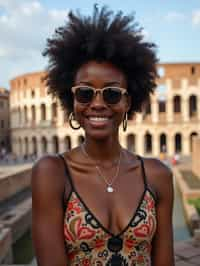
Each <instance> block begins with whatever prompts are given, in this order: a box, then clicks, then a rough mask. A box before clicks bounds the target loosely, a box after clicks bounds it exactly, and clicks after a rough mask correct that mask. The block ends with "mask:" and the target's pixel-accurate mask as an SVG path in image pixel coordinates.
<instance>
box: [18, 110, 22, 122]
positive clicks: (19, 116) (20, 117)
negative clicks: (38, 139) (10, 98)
mask: <svg viewBox="0 0 200 266" xmlns="http://www.w3.org/2000/svg"><path fill="white" fill-rule="evenodd" d="M21 122H22V113H21V109H20V107H18V125H20V124H21Z"/></svg>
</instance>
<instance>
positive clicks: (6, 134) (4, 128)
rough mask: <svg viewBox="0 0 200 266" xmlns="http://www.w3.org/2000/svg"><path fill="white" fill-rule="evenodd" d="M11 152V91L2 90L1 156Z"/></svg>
mask: <svg viewBox="0 0 200 266" xmlns="http://www.w3.org/2000/svg"><path fill="white" fill-rule="evenodd" d="M7 151H10V122H9V91H8V90H6V89H4V88H0V155H1V153H2V152H3V153H5V152H7Z"/></svg>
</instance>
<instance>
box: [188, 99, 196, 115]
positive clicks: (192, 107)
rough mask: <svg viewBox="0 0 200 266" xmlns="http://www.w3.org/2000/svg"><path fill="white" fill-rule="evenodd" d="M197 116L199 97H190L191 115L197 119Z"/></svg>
mask: <svg viewBox="0 0 200 266" xmlns="http://www.w3.org/2000/svg"><path fill="white" fill-rule="evenodd" d="M196 114H197V96H196V95H190V97H189V115H190V117H195V116H196Z"/></svg>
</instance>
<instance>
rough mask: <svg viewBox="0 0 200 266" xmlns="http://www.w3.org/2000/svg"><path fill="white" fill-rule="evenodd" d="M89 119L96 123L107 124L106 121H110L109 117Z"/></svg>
mask: <svg viewBox="0 0 200 266" xmlns="http://www.w3.org/2000/svg"><path fill="white" fill-rule="evenodd" d="M88 119H89V120H90V121H92V122H93V121H94V122H105V121H108V120H109V118H108V117H94V116H93V117H88Z"/></svg>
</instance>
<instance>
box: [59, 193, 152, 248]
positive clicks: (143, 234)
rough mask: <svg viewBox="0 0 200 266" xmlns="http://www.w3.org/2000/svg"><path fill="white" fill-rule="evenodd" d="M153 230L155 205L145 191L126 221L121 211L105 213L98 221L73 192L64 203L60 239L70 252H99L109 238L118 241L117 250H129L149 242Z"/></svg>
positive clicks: (149, 194)
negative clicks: (88, 250) (62, 233)
mask: <svg viewBox="0 0 200 266" xmlns="http://www.w3.org/2000/svg"><path fill="white" fill-rule="evenodd" d="M100 200H101V199H99V201H100ZM114 211H116V212H114ZM102 213H103V210H102ZM155 230H156V209H155V201H154V198H153V196H152V195H151V192H150V191H148V190H145V191H144V192H143V195H142V196H141V199H140V201H139V202H138V206H137V208H136V209H134V210H131V211H130V214H129V216H128V217H127V218H126V219H124V218H123V210H121V212H120V209H118V211H117V208H116V210H115V209H114V210H113V211H112V212H110V213H108V209H107V212H105V213H104V214H103V216H102V217H98V216H97V215H96V214H95V213H93V212H92V211H91V209H90V208H89V207H88V206H87V205H86V204H85V202H84V201H83V199H82V198H81V197H80V196H79V195H78V194H77V193H76V192H72V193H71V195H70V196H69V199H68V202H67V203H66V210H65V217H64V236H65V241H66V244H67V246H68V248H70V249H78V248H80V247H82V248H86V249H94V248H100V247H103V246H105V245H106V246H107V245H108V242H109V239H110V238H113V237H114V238H116V237H117V238H118V239H121V240H120V241H122V242H121V244H120V245H121V248H122V247H127V248H131V247H132V246H133V245H139V244H141V242H143V241H147V242H149V241H150V240H151V239H152V237H153V235H154V232H155ZM118 245H119V243H118Z"/></svg>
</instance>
